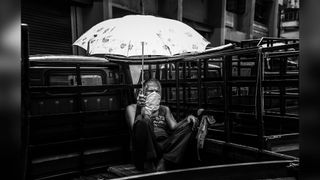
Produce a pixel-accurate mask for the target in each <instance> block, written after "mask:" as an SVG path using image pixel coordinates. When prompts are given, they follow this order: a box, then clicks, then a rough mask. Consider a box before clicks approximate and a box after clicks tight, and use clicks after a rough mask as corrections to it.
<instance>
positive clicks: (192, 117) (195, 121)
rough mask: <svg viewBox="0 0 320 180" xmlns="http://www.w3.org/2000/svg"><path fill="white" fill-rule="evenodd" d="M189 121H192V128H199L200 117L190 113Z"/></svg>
mask: <svg viewBox="0 0 320 180" xmlns="http://www.w3.org/2000/svg"><path fill="white" fill-rule="evenodd" d="M187 121H188V123H192V130H195V129H196V128H197V124H198V118H196V117H194V116H193V115H189V116H188V117H187Z"/></svg>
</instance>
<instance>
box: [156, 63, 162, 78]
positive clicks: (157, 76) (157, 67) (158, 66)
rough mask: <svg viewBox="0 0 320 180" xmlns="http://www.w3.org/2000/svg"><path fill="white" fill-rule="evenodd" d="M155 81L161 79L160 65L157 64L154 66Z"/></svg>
mask: <svg viewBox="0 0 320 180" xmlns="http://www.w3.org/2000/svg"><path fill="white" fill-rule="evenodd" d="M156 79H158V80H159V81H160V79H161V77H160V65H159V64H157V65H156Z"/></svg>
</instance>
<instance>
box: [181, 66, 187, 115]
mask: <svg viewBox="0 0 320 180" xmlns="http://www.w3.org/2000/svg"><path fill="white" fill-rule="evenodd" d="M182 73H183V83H186V82H187V73H186V62H184V63H183V70H182ZM186 93H187V92H186V86H183V104H184V107H183V108H184V116H186V115H187V108H188V107H187V96H186Z"/></svg>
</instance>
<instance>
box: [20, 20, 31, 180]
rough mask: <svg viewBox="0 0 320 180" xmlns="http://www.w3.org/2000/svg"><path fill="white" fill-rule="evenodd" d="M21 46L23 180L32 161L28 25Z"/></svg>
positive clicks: (27, 176)
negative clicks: (30, 153)
mask: <svg viewBox="0 0 320 180" xmlns="http://www.w3.org/2000/svg"><path fill="white" fill-rule="evenodd" d="M21 32H22V34H21V38H22V39H21V45H22V48H21V50H22V53H21V55H22V56H21V59H22V61H21V63H22V69H21V70H22V71H21V82H22V83H21V99H23V101H22V102H21V104H22V106H21V110H22V114H21V115H22V117H21V127H22V128H21V129H22V132H21V133H22V136H21V138H22V139H21V140H22V141H21V142H22V143H21V146H22V148H23V149H22V157H23V166H22V173H23V174H22V179H29V171H30V170H29V168H30V164H31V163H30V160H29V148H28V146H29V144H30V122H29V121H30V118H29V107H30V106H29V105H30V103H29V102H30V97H29V92H30V90H29V86H30V84H29V73H30V72H29V65H30V62H29V28H28V25H26V24H22V26H21Z"/></svg>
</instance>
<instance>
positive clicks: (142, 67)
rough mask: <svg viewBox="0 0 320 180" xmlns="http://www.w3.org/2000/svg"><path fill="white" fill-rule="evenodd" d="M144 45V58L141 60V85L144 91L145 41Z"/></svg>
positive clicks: (142, 43) (142, 44)
mask: <svg viewBox="0 0 320 180" xmlns="http://www.w3.org/2000/svg"><path fill="white" fill-rule="evenodd" d="M141 46H142V60H141V76H142V77H141V85H142V91H143V83H144V42H141Z"/></svg>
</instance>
